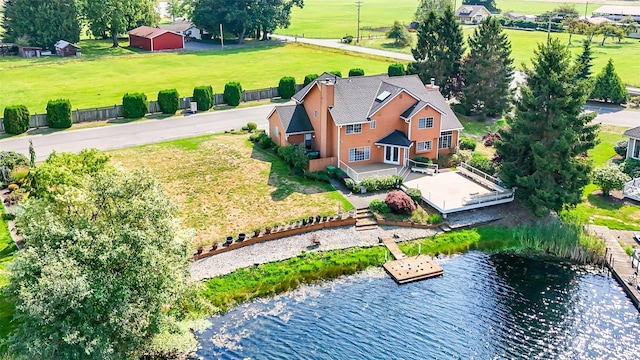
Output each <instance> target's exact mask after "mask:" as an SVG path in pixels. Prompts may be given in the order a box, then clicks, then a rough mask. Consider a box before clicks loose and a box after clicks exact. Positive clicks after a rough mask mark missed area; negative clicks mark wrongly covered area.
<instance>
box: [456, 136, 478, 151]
mask: <svg viewBox="0 0 640 360" xmlns="http://www.w3.org/2000/svg"><path fill="white" fill-rule="evenodd" d="M476 145H477V144H476V141H475V140H473V139H472V138H468V137H461V138H460V149H461V150H471V151H474V150H475V149H476Z"/></svg>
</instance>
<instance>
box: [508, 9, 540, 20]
mask: <svg viewBox="0 0 640 360" xmlns="http://www.w3.org/2000/svg"><path fill="white" fill-rule="evenodd" d="M502 16H504V17H506V18H507V19H511V20H525V21H538V17H537V16H536V15H526V14H521V13H519V12H515V11H509V12H506V13H504V14H502Z"/></svg>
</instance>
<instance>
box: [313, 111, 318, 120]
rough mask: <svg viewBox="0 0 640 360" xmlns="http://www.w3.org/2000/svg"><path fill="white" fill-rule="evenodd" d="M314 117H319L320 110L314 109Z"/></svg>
mask: <svg viewBox="0 0 640 360" xmlns="http://www.w3.org/2000/svg"><path fill="white" fill-rule="evenodd" d="M313 118H314V119H317V118H318V110H313Z"/></svg>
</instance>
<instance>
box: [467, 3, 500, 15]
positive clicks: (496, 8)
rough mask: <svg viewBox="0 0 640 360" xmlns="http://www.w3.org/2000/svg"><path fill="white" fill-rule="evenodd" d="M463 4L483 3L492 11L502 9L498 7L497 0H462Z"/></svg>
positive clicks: (495, 11) (496, 11)
mask: <svg viewBox="0 0 640 360" xmlns="http://www.w3.org/2000/svg"><path fill="white" fill-rule="evenodd" d="M462 4H464V5H482V6H484V7H485V8H487V10H489V11H490V12H492V13H498V12H500V9H498V7H497V6H496V1H495V0H462Z"/></svg>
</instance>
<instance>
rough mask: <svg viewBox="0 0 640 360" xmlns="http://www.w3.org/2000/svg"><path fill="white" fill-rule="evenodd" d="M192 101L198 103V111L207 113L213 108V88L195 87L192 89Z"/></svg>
mask: <svg viewBox="0 0 640 360" xmlns="http://www.w3.org/2000/svg"><path fill="white" fill-rule="evenodd" d="M191 100H192V101H195V102H197V103H198V111H207V110H209V109H211V107H212V106H213V87H211V85H207V86H196V87H194V88H193V96H192V97H191Z"/></svg>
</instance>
